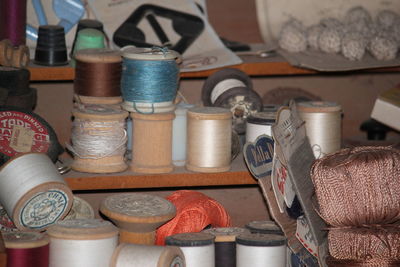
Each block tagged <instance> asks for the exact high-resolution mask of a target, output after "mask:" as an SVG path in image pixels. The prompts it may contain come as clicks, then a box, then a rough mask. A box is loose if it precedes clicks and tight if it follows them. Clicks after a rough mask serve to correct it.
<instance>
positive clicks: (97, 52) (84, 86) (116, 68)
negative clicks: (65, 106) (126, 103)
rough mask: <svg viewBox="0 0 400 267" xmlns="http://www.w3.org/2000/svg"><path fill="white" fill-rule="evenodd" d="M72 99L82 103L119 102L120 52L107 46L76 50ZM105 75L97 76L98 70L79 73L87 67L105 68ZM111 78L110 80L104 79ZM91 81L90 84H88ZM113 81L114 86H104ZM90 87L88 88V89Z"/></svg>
mask: <svg viewBox="0 0 400 267" xmlns="http://www.w3.org/2000/svg"><path fill="white" fill-rule="evenodd" d="M74 58H75V61H76V67H75V74H76V75H75V80H74V92H75V94H74V99H75V100H76V101H77V102H81V103H84V104H120V103H121V102H122V96H121V89H120V82H121V72H122V57H121V52H120V51H118V50H113V49H109V48H87V49H82V50H79V51H77V52H76V54H75V55H74ZM106 66H109V68H108V69H109V70H108V72H107V75H104V76H99V72H93V73H89V76H88V73H87V72H85V74H86V76H84V75H83V76H82V75H79V74H80V73H81V72H83V71H84V70H88V69H89V68H94V69H96V68H97V69H99V68H101V69H105V68H106ZM106 79H111V80H106ZM89 81H91V82H92V85H90V84H88V82H89ZM111 82H112V83H114V84H115V86H114V88H104V86H103V85H104V84H105V83H107V84H109V83H111ZM89 89H90V90H89Z"/></svg>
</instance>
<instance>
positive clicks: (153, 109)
mask: <svg viewBox="0 0 400 267" xmlns="http://www.w3.org/2000/svg"><path fill="white" fill-rule="evenodd" d="M122 51H123V54H122V58H123V59H122V79H121V92H122V98H123V100H124V101H123V103H122V108H123V109H125V110H127V111H131V112H137V113H144V114H153V113H163V112H170V111H173V110H174V109H175V105H174V100H175V97H176V92H177V89H178V85H179V66H178V63H177V59H179V58H180V55H179V54H178V53H177V52H175V51H172V50H167V49H165V48H136V47H125V48H123V49H122Z"/></svg>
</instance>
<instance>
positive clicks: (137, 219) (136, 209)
mask: <svg viewBox="0 0 400 267" xmlns="http://www.w3.org/2000/svg"><path fill="white" fill-rule="evenodd" d="M100 211H101V212H102V213H103V214H104V215H105V216H107V217H108V218H109V219H110V220H112V221H113V222H114V223H115V224H116V225H117V226H118V227H119V228H120V242H121V243H124V242H125V243H133V244H146V245H154V243H155V231H156V229H157V228H158V227H159V226H161V225H163V224H164V223H166V222H167V221H169V220H170V219H172V218H173V217H174V216H175V214H176V210H175V206H174V205H173V204H172V203H171V202H169V201H168V200H166V199H164V198H161V197H157V196H152V195H147V194H140V193H125V194H119V195H113V196H109V197H107V198H106V199H104V200H103V201H102V203H101V205H100Z"/></svg>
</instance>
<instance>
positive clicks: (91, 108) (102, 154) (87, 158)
mask: <svg viewBox="0 0 400 267" xmlns="http://www.w3.org/2000/svg"><path fill="white" fill-rule="evenodd" d="M72 114H73V116H74V117H75V118H74V121H73V127H72V136H71V141H72V146H69V147H68V148H69V150H70V151H71V152H72V153H73V154H74V161H73V163H72V166H71V167H72V169H74V170H76V171H80V172H90V173H112V172H121V171H124V170H126V169H127V167H128V165H127V164H126V162H125V150H126V141H127V134H126V130H125V119H126V118H127V117H128V112H126V111H123V110H121V109H118V108H116V107H114V106H111V105H82V106H80V107H79V108H77V109H75V110H73V112H72Z"/></svg>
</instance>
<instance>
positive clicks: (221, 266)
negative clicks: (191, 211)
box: [203, 227, 250, 267]
mask: <svg viewBox="0 0 400 267" xmlns="http://www.w3.org/2000/svg"><path fill="white" fill-rule="evenodd" d="M203 232H204V233H208V234H212V235H213V236H215V240H214V242H215V243H214V245H215V267H236V241H235V240H236V236H238V235H240V234H244V233H250V231H249V230H248V229H246V228H242V227H219V228H209V229H206V230H203Z"/></svg>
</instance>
